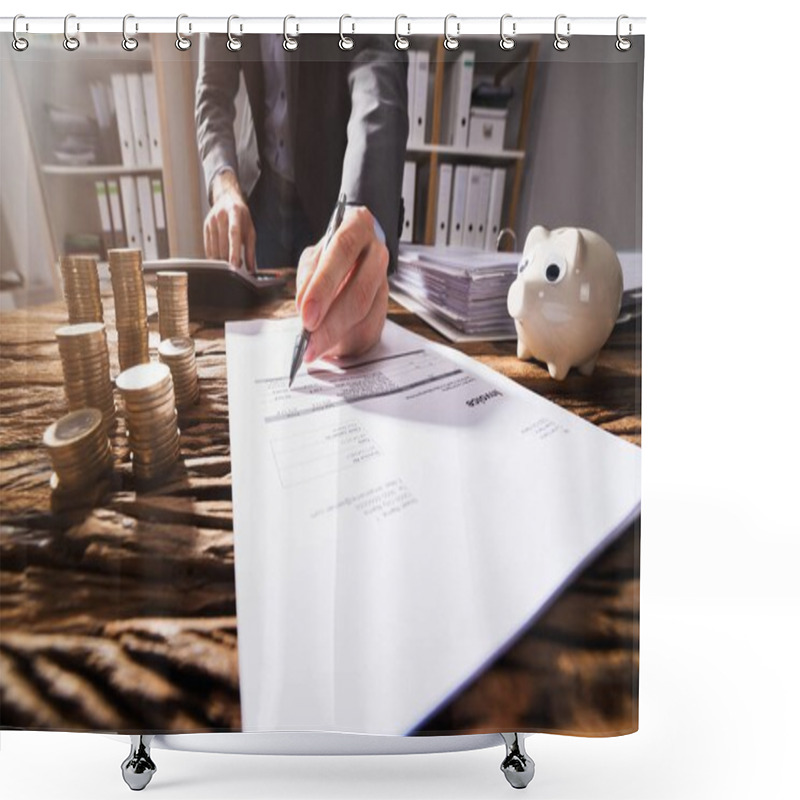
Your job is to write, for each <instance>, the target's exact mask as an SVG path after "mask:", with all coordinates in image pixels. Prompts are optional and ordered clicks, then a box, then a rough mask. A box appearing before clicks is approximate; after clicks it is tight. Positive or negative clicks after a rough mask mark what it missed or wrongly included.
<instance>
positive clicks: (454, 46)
mask: <svg viewBox="0 0 800 800" xmlns="http://www.w3.org/2000/svg"><path fill="white" fill-rule="evenodd" d="M451 19H454V20H456V35H455V36H451V35H450V34H449V33H448V32H447V23H448V22H449V21H450V20H451ZM460 31H461V23H460V22H458V17H457V16H456V15H455V14H448V15H447V16H446V17H445V18H444V42H443V44H444V49H445V50H458V38H457V37H458V34H459V32H460Z"/></svg>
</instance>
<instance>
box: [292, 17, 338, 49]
mask: <svg viewBox="0 0 800 800" xmlns="http://www.w3.org/2000/svg"><path fill="white" fill-rule="evenodd" d="M290 19H297V17H293V16H292V15H291V14H289V15H287V16H285V17H284V18H283V49H284V50H297V39H295V38H294V37H292V36H289V32H288V31H287V30H286V26H287V25H288V23H289V20H290ZM340 24H341V23H340ZM297 32H298V33H299V32H300V26H299V25H298V26H297Z"/></svg>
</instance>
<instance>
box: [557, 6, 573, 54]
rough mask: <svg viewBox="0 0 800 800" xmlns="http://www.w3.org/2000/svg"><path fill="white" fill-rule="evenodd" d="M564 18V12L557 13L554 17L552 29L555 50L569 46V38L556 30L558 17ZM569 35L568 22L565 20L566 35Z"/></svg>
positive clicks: (565, 16)
mask: <svg viewBox="0 0 800 800" xmlns="http://www.w3.org/2000/svg"><path fill="white" fill-rule="evenodd" d="M566 18H567V15H566V14H559V15H558V16H557V17H556V21H555V24H554V26H553V31H554V33H555V37H556V38H555V41H554V42H553V47H555V49H556V50H566V49H567V48H568V47H569V39H566V38H564V37H563V36H562V35H561V34H560V33H559V32H558V21H559V20H560V19H566ZM569 35H570V24H569V22H567V36H569Z"/></svg>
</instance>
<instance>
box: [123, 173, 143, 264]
mask: <svg viewBox="0 0 800 800" xmlns="http://www.w3.org/2000/svg"><path fill="white" fill-rule="evenodd" d="M119 189H120V194H121V195H122V216H123V217H124V219H125V233H126V234H127V238H128V247H138V248H140V249H141V248H142V244H143V237H142V225H141V221H140V219H139V198H138V196H137V191H136V180H135V179H134V178H132V177H131V176H130V175H122V176H121V177H120V179H119Z"/></svg>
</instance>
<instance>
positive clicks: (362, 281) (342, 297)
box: [305, 240, 389, 361]
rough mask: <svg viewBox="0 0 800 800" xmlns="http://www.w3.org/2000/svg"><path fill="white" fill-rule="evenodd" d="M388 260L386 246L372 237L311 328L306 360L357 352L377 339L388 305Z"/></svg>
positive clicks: (366, 348) (360, 351)
mask: <svg viewBox="0 0 800 800" xmlns="http://www.w3.org/2000/svg"><path fill="white" fill-rule="evenodd" d="M387 262H388V252H387V251H386V248H385V246H384V245H383V244H381V243H380V242H378V241H377V240H375V241H374V242H373V244H372V245H370V247H369V248H368V250H367V252H366V253H365V254H364V257H363V258H362V259H361V261H360V262H359V263H358V264H357V265H356V267H355V268H354V269H353V270H352V271H351V273H350V275H349V276H348V279H347V281H346V283H345V285H344V286H343V287H342V288H341V290H340V291H339V293H338V295H337V296H336V297H335V299H334V300H333V303H332V304H331V305H330V307H329V308H328V311H327V313H326V314H325V317H324V319H323V320H322V322H321V323H320V324H319V326H318V327H317V328H316V329H315V330H314V331H313V333H312V335H311V339H310V341H309V345H308V350H307V351H306V356H305V360H306V361H313V360H314V359H315V358H318V357H320V356H322V355H330V356H343V355H357V354H359V353H362V352H364V351H365V350H368V349H369V348H370V347H371V346H372V345H373V344H375V342H377V340H378V338H379V337H380V333H381V330H382V328H383V322H384V320H385V318H386V310H387V306H388V297H389V283H388V279H387V276H386V265H387ZM320 269H321V267H320ZM309 292H310V289H309Z"/></svg>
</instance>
